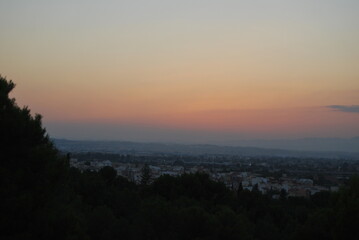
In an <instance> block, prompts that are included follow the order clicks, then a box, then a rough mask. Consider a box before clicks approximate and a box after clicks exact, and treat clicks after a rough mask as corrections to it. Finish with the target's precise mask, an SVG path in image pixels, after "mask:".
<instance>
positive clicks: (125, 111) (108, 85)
mask: <svg viewBox="0 0 359 240" xmlns="http://www.w3.org/2000/svg"><path fill="white" fill-rule="evenodd" d="M0 34H1V38H0V74H1V75H3V76H6V77H7V78H8V79H12V80H13V81H14V82H15V83H16V84H17V87H16V89H15V91H14V92H13V93H12V96H13V97H15V98H16V99H17V102H18V104H19V105H20V106H23V105H28V106H29V107H30V109H31V110H32V112H33V113H41V114H42V115H43V116H44V125H45V127H46V128H47V129H48V131H49V133H50V135H51V136H52V137H59V138H69V139H109V140H113V139H117V140H132V141H170V142H203V143H205V142H213V141H214V140H216V141H222V140H223V141H228V140H237V139H278V138H305V137H343V138H350V137H355V136H359V1H358V0H316V1H313V0H310V1H309V0H300V1H299V0H298V1H295V0H293V1H291V0H248V1H240V0H233V1H229V0H221V1H219V0H217V1H213V0H206V1H199V0H197V1H196V0H191V1H189V0H162V1H159V0H128V1H127V0H121V1H119V0H116V1H115V0H111V1H110V0H109V1H95V0H83V1H79V0H61V1H49V0H16V1H14V0H2V1H1V2H0Z"/></svg>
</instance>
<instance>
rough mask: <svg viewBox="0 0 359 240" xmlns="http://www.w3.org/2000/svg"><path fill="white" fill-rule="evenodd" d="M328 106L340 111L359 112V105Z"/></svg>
mask: <svg viewBox="0 0 359 240" xmlns="http://www.w3.org/2000/svg"><path fill="white" fill-rule="evenodd" d="M327 107H328V108H331V109H334V110H336V111H340V112H349V113H359V105H351V106H345V105H330V106H327Z"/></svg>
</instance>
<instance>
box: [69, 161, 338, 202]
mask: <svg viewBox="0 0 359 240" xmlns="http://www.w3.org/2000/svg"><path fill="white" fill-rule="evenodd" d="M70 164H71V166H73V167H76V168H78V169H80V170H81V171H86V170H90V171H98V170H100V169H101V168H103V167H106V166H110V167H113V168H114V169H115V170H116V171H117V174H118V175H120V176H123V177H125V178H127V179H128V180H129V181H133V182H135V183H140V181H141V177H142V174H143V168H144V166H145V163H121V162H111V161H109V160H92V161H78V160H77V159H74V158H72V159H71V160H70ZM148 168H149V170H150V175H151V179H152V180H153V179H156V178H158V177H160V176H161V175H170V176H179V175H181V174H184V173H197V172H202V173H206V174H208V175H209V176H210V178H211V179H213V180H215V181H220V182H223V183H224V184H225V185H226V186H227V187H228V188H230V189H232V190H234V191H236V190H238V189H247V190H249V191H254V190H255V191H260V192H261V193H263V194H266V193H272V196H273V198H279V196H280V193H281V192H282V193H283V191H284V192H285V194H286V196H288V197H290V196H293V197H309V196H310V195H313V194H315V193H317V192H321V191H337V190H338V186H329V187H328V186H325V187H324V186H318V185H315V184H314V181H313V180H312V179H309V178H298V177H288V176H287V175H286V174H283V175H282V176H281V177H276V178H275V177H266V176H262V175H261V174H258V173H253V172H248V171H238V170H235V171H230V170H226V171H223V169H221V168H210V167H208V166H203V165H200V164H198V165H195V164H194V165H190V166H188V165H187V166H186V165H176V164H165V163H163V164H153V165H151V164H149V165H148Z"/></svg>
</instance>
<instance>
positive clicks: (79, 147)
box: [52, 139, 359, 160]
mask: <svg viewBox="0 0 359 240" xmlns="http://www.w3.org/2000/svg"><path fill="white" fill-rule="evenodd" d="M52 140H53V142H54V143H55V145H56V147H57V148H58V149H59V150H61V151H66V152H107V153H120V154H131V153H132V154H144V155H146V154H179V155H238V156H258V157H259V156H262V157H313V158H333V159H338V158H350V159H358V160H359V152H339V151H338V152H336V151H330V152H325V151H294V150H283V149H268V148H258V147H240V146H219V145H211V144H193V145H187V144H173V143H139V142H127V141H90V140H85V141H80V140H66V139H52Z"/></svg>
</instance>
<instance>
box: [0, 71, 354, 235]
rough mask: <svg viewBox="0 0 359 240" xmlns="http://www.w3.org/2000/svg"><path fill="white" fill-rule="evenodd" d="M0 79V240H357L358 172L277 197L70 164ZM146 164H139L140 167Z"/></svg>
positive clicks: (198, 177)
mask: <svg viewBox="0 0 359 240" xmlns="http://www.w3.org/2000/svg"><path fill="white" fill-rule="evenodd" d="M14 86H15V85H14V84H13V83H12V82H11V81H7V80H6V79H5V78H2V77H0V154H1V158H0V159H1V160H0V199H1V200H0V213H1V214H0V237H1V239H359V234H358V230H357V229H356V228H357V226H358V224H359V178H358V177H353V178H352V179H351V182H350V183H349V185H348V186H347V187H344V188H342V189H341V190H340V191H339V192H338V193H329V192H326V193H319V194H316V195H314V196H312V197H311V198H310V199H304V198H287V194H286V192H285V191H282V192H281V195H280V196H281V197H280V199H279V200H274V199H272V198H271V197H270V195H262V194H261V193H260V192H259V191H257V190H254V191H252V192H249V191H247V190H243V188H239V190H238V191H237V192H232V191H230V190H229V189H227V188H226V187H225V186H224V185H223V184H222V183H218V182H214V181H212V180H210V178H209V177H208V175H206V174H199V173H198V174H184V175H182V176H179V177H171V176H168V175H165V176H161V177H160V178H158V179H156V180H154V181H153V182H152V183H151V182H150V173H149V171H148V170H149V169H144V171H143V183H142V184H141V185H135V184H134V183H132V182H129V181H128V180H127V179H125V178H123V177H121V176H117V174H116V171H115V170H114V169H113V168H111V167H105V168H103V169H101V170H100V171H99V172H80V171H79V170H78V169H74V168H70V167H69V165H68V158H66V157H61V156H59V154H58V152H57V150H56V149H55V148H54V147H53V145H52V143H51V142H50V141H49V138H48V136H47V135H46V131H45V129H44V128H43V127H42V125H41V117H40V115H35V117H32V116H31V114H30V111H29V109H28V108H27V107H24V108H20V107H18V106H17V105H16V103H15V100H14V99H11V98H9V93H10V92H11V90H12V89H13V88H14ZM147 167H148V166H147Z"/></svg>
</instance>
